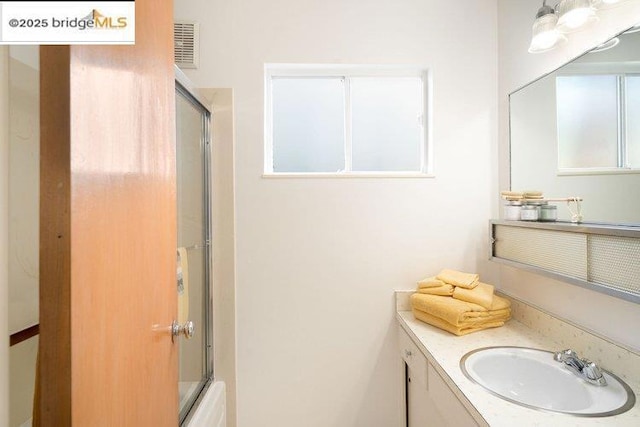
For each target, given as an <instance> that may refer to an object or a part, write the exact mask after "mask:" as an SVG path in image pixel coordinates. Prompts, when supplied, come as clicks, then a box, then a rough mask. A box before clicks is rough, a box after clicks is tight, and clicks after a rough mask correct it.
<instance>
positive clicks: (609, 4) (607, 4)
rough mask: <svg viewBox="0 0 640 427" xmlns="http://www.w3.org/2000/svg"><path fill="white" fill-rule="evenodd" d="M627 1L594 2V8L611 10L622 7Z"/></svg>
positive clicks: (607, 0) (595, 0)
mask: <svg viewBox="0 0 640 427" xmlns="http://www.w3.org/2000/svg"><path fill="white" fill-rule="evenodd" d="M626 1H627V0H594V1H593V7H595V8H596V9H610V8H612V7H617V6H620V4H622V3H624V2H626Z"/></svg>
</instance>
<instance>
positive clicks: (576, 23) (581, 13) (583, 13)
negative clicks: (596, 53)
mask: <svg viewBox="0 0 640 427" xmlns="http://www.w3.org/2000/svg"><path fill="white" fill-rule="evenodd" d="M589 12H590V10H588V9H584V8H582V9H574V10H572V11H570V12H567V13H566V14H565V15H564V16H563V18H564V20H563V24H564V25H566V27H567V28H569V29H572V30H575V29H577V28H580V27H581V26H583V25H584V24H586V23H587V20H588V19H589V15H590V13H589Z"/></svg>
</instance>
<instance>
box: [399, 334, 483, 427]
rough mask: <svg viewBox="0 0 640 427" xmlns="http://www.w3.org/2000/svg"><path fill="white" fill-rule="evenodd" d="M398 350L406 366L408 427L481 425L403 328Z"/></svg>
mask: <svg viewBox="0 0 640 427" xmlns="http://www.w3.org/2000/svg"><path fill="white" fill-rule="evenodd" d="M398 350H399V352H400V357H401V358H402V360H403V361H404V365H405V402H406V420H407V427H447V426H450V427H467V426H469V427H475V426H477V425H478V424H477V423H476V422H475V420H474V419H473V417H472V416H471V415H470V414H469V412H467V410H466V408H465V407H464V405H463V404H462V403H461V402H460V401H459V400H458V398H457V397H456V395H455V394H454V393H453V392H452V391H451V389H450V388H449V386H448V385H447V384H446V383H445V381H444V380H443V379H442V377H441V376H440V374H439V373H438V372H437V371H436V369H435V368H434V367H433V365H432V364H431V363H429V361H428V360H427V358H426V357H425V355H424V354H423V353H422V351H420V349H419V348H418V346H416V344H415V343H414V342H413V341H412V340H411V338H410V337H409V335H408V334H407V333H406V332H405V330H404V329H402V327H400V326H398Z"/></svg>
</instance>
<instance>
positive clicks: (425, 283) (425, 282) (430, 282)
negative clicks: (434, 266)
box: [418, 277, 445, 289]
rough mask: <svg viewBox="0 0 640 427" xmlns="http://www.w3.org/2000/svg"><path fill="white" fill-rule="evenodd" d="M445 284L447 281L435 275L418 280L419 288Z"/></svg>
mask: <svg viewBox="0 0 640 427" xmlns="http://www.w3.org/2000/svg"><path fill="white" fill-rule="evenodd" d="M444 284H445V283H444V282H443V281H442V280H438V279H436V278H435V277H427V278H426V279H422V280H420V281H419V282H418V289H424V288H437V287H438V286H442V285H444Z"/></svg>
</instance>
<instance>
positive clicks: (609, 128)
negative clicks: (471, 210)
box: [510, 25, 640, 226]
mask: <svg viewBox="0 0 640 427" xmlns="http://www.w3.org/2000/svg"><path fill="white" fill-rule="evenodd" d="M617 40H618V41H617V42H616V41H609V42H607V43H605V44H603V45H601V46H599V47H598V48H596V49H594V51H591V52H589V53H587V54H585V55H583V56H581V57H579V58H577V59H576V60H574V61H572V62H570V63H568V64H566V65H564V66H563V67H561V68H559V69H558V70H556V71H555V72H553V73H551V74H548V75H546V76H544V77H543V78H541V79H539V80H536V81H535V82H533V83H531V84H529V85H527V86H525V87H524V88H522V89H520V90H518V91H516V92H514V93H512V94H511V96H510V128H511V130H510V132H511V135H510V138H511V141H510V142H511V188H512V189H513V190H540V191H543V192H544V194H545V196H546V197H550V198H565V197H574V196H579V197H582V198H583V199H584V201H583V204H582V213H583V215H584V221H585V222H605V223H615V224H625V225H631V224H633V225H638V226H640V191H638V188H640V25H636V26H635V27H633V28H632V29H630V30H629V31H627V32H625V33H623V34H621V35H620V36H618V37H617ZM570 216H571V214H570V212H569V210H568V209H567V208H565V207H564V206H559V208H558V219H559V220H565V221H568V220H569V219H570Z"/></svg>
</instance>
